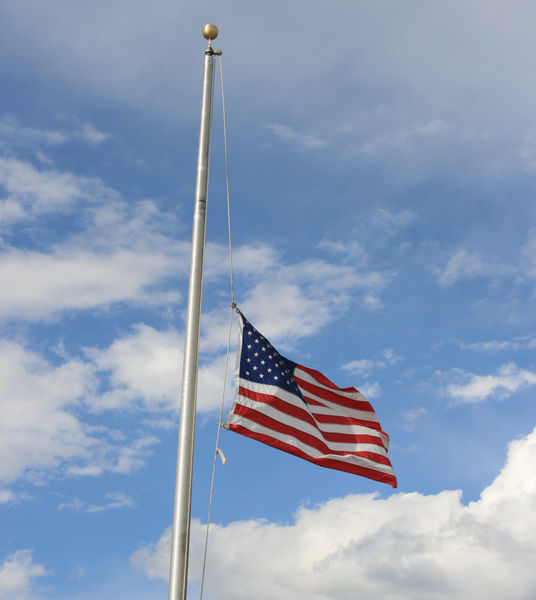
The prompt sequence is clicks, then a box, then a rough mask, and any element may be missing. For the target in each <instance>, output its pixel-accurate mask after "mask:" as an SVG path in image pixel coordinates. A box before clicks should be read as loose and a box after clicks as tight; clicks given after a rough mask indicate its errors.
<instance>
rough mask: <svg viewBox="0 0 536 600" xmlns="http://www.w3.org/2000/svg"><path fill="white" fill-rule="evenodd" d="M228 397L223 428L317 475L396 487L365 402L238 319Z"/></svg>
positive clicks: (385, 440) (383, 440) (385, 439)
mask: <svg viewBox="0 0 536 600" xmlns="http://www.w3.org/2000/svg"><path fill="white" fill-rule="evenodd" d="M239 321H240V343H239V349H238V352H239V358H238V361H237V370H238V372H237V383H236V391H235V397H234V401H233V405H232V407H231V410H230V411H229V415H228V417H227V423H226V427H227V428H228V429H230V430H232V431H236V432H237V433H240V434H242V435H245V436H248V437H250V438H253V439H255V440H258V441H259V442H263V443H264V444H268V445H269V446H273V447H274V448H279V450H283V451H284V452H289V453H290V454H294V455H296V456H299V457H300V458H304V459H305V460H308V461H310V462H313V463H315V464H317V465H320V466H322V467H327V468H330V469H338V470H340V471H347V472H349V473H355V474H356V475H361V476H363V477H368V478H370V479H375V480H377V481H382V482H384V483H388V484H390V485H392V486H393V487H396V477H395V474H394V471H393V467H392V465H391V462H390V461H389V458H388V457H387V450H388V448H389V436H388V435H387V434H386V433H384V432H383V431H382V429H381V427H380V423H379V422H378V417H377V416H376V413H375V412H374V409H373V408H372V406H371V405H370V403H369V402H368V401H367V399H366V398H365V397H364V396H363V395H362V394H361V393H360V392H359V391H358V390H356V389H355V388H352V387H349V388H339V387H337V386H336V385H335V384H334V383H332V382H331V381H330V380H329V379H328V378H327V377H325V376H324V375H322V374H321V373H319V372H318V371H315V370H314V369H309V368H308V367H304V366H302V365H298V364H296V363H295V362H292V361H291V360H289V359H287V358H285V357H284V356H281V355H280V354H279V352H277V350H276V349H275V348H274V347H273V346H272V345H271V344H270V342H269V341H268V340H267V339H266V338H265V337H264V336H263V335H261V334H260V333H259V332H258V331H257V330H256V329H255V328H254V327H253V326H252V325H251V323H249V322H248V321H247V319H246V318H245V317H244V316H243V315H242V314H241V313H240V319H239Z"/></svg>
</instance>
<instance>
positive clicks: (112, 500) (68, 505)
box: [58, 492, 134, 513]
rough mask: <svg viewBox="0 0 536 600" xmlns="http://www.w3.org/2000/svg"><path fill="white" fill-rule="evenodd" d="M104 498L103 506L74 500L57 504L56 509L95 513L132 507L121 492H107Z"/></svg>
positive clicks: (127, 497) (131, 503) (128, 497)
mask: <svg viewBox="0 0 536 600" xmlns="http://www.w3.org/2000/svg"><path fill="white" fill-rule="evenodd" d="M105 498H106V502H105V503H104V504H88V503H87V502H85V501H83V500H80V498H74V499H73V500H72V501H71V502H63V503H62V504H59V505H58V509H59V510H71V511H73V512H76V513H96V512H102V511H103V510H111V509H114V508H133V507H134V501H133V500H132V498H131V497H130V496H128V495H127V494H125V493H123V492H109V493H108V494H106V496H105Z"/></svg>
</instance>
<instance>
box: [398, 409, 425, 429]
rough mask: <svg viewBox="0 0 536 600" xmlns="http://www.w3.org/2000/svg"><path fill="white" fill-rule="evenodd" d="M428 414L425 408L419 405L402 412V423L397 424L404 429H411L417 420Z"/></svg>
mask: <svg viewBox="0 0 536 600" xmlns="http://www.w3.org/2000/svg"><path fill="white" fill-rule="evenodd" d="M426 414H428V411H427V410H426V408H424V407H422V406H420V407H418V408H412V409H411V410H407V411H405V412H403V413H402V423H400V424H399V426H400V427H401V428H402V429H404V430H406V431H413V430H414V429H415V425H416V423H417V421H418V420H419V419H420V418H422V417H424V415H426Z"/></svg>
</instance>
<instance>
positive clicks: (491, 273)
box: [434, 250, 515, 286]
mask: <svg viewBox="0 0 536 600" xmlns="http://www.w3.org/2000/svg"><path fill="white" fill-rule="evenodd" d="M434 272H435V274H436V275H437V278H438V280H439V283H440V284H441V285H442V286H449V285H452V284H453V283H456V282H458V281H460V280H463V279H472V278H475V277H485V278H490V279H495V278H497V277H502V276H504V275H508V274H513V273H515V268H514V267H512V266H509V265H504V264H499V263H496V262H495V261H494V260H493V258H490V257H488V258H487V259H484V258H482V257H480V256H478V255H476V254H469V253H468V252H467V251H466V250H459V251H458V252H456V254H454V255H453V256H452V257H451V258H450V259H449V261H448V262H447V264H446V265H445V267H443V268H435V269H434Z"/></svg>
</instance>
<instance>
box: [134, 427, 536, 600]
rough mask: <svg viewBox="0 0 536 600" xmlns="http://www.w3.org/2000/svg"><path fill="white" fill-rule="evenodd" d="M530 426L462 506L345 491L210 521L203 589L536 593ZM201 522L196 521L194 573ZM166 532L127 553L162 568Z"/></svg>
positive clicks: (260, 595)
mask: <svg viewBox="0 0 536 600" xmlns="http://www.w3.org/2000/svg"><path fill="white" fill-rule="evenodd" d="M535 464H536V430H535V431H534V432H532V433H531V434H530V435H528V436H527V437H526V438H523V439H520V440H517V441H514V442H512V443H511V444H510V447H509V452H508V459H507V461H506V464H505V467H504V468H503V470H502V471H501V473H500V474H499V475H498V476H497V478H496V479H495V480H494V481H493V482H492V483H491V485H490V486H488V487H487V488H486V489H485V490H484V491H483V492H482V494H481V497H480V499H479V500H477V501H475V502H471V503H470V504H469V505H467V506H464V505H463V504H462V502H461V492H458V491H443V492H440V493H438V494H435V495H429V496H425V495H422V494H419V493H417V492H414V493H401V494H394V495H392V496H390V497H389V498H387V499H380V498H378V497H377V496H376V495H350V496H347V497H345V498H338V499H333V500H329V501H328V502H326V503H325V504H321V505H319V506H316V507H314V508H301V509H300V510H299V511H298V512H297V514H296V518H295V521H294V522H292V523H288V524H280V523H271V522H266V521H251V520H249V521H238V522H232V523H229V524H228V525H213V526H212V528H211V533H210V540H209V558H208V566H207V581H206V591H207V595H209V596H210V597H211V598H214V599H215V600H216V599H218V600H226V599H231V598H233V599H235V600H236V599H241V598H244V599H246V598H252V597H255V598H257V599H258V600H264V599H271V598H280V599H281V600H287V599H288V600H291V599H292V600H299V599H302V598H303V599H305V598H307V600H310V599H312V600H328V599H329V600H338V599H341V600H342V599H343V598H344V599H345V598H353V597H364V598H372V597H381V598H396V599H397V600H415V599H416V598H422V599H423V600H424V599H426V600H440V599H442V600H443V599H452V600H454V599H456V600H460V599H463V600H469V599H474V598H488V599H489V600H503V599H504V598H511V599H512V600H531V599H532V597H533V592H534V588H535V586H536V573H535V571H534V569H533V564H534V561H535V559H536V548H535V546H534V536H535V535H536V516H535V514H536V513H535V511H534V503H535V502H536V479H535V478H534V476H533V473H534V466H535ZM203 538H204V528H203V526H202V525H201V524H200V523H199V522H198V521H194V522H193V523H192V550H191V566H190V582H191V585H192V587H194V588H195V587H196V586H197V585H198V582H199V577H200V565H201V558H202V544H203ZM169 542H170V540H169V530H167V531H166V532H165V533H164V535H163V536H162V537H161V539H160V540H159V541H158V542H157V543H156V544H154V545H151V546H147V547H143V548H140V549H139V550H138V551H137V552H135V553H134V554H133V555H132V561H133V562H134V564H136V565H138V566H139V567H141V568H143V569H144V570H145V571H146V573H147V574H148V575H149V576H151V577H160V578H163V579H165V578H167V576H168V567H169V561H168V559H169V547H170V543H169Z"/></svg>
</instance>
